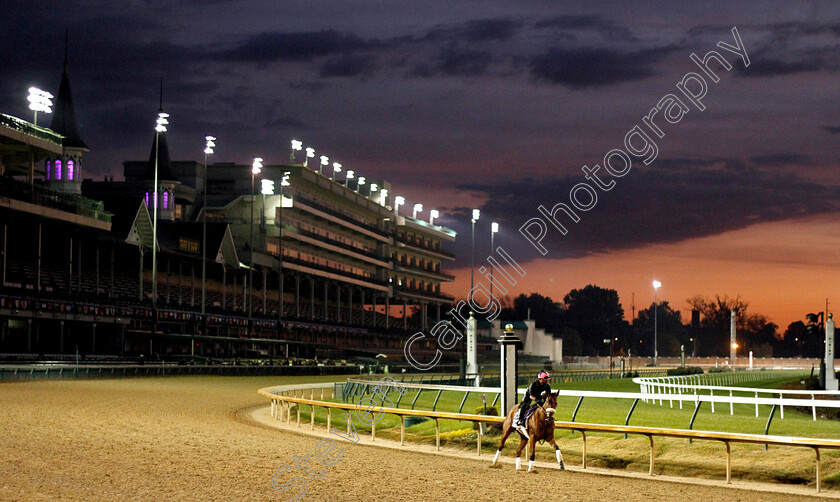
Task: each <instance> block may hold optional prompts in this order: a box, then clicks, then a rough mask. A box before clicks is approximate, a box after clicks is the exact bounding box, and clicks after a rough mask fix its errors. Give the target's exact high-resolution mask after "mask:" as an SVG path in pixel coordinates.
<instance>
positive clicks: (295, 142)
mask: <svg viewBox="0 0 840 502" xmlns="http://www.w3.org/2000/svg"><path fill="white" fill-rule="evenodd" d="M302 148H303V143H301V142H300V141H298V140H296V139H293V140H292V150H295V151H298V152H299V151H300V150H301V149H302Z"/></svg>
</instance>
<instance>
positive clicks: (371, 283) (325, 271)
mask: <svg viewBox="0 0 840 502" xmlns="http://www.w3.org/2000/svg"><path fill="white" fill-rule="evenodd" d="M290 265H291V266H290ZM283 267H284V268H291V269H295V268H297V269H298V270H300V271H301V272H309V273H314V274H315V275H320V276H324V277H330V276H332V278H334V279H338V280H342V279H343V278H345V279H349V280H347V281H346V282H351V283H353V284H358V285H360V286H366V287H371V288H374V289H379V290H384V289H387V287H388V282H387V281H381V280H378V279H375V278H373V277H368V276H365V275H361V274H355V273H353V272H349V271H347V270H341V269H340V268H337V267H331V266H328V265H323V264H320V263H314V262H311V261H307V260H302V259H300V258H295V257H292V256H288V255H284V256H283ZM306 269H309V270H306ZM318 272H321V273H318Z"/></svg>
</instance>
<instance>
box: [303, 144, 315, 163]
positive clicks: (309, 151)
mask: <svg viewBox="0 0 840 502" xmlns="http://www.w3.org/2000/svg"><path fill="white" fill-rule="evenodd" d="M314 158H315V149H314V148H307V149H306V158H305V159H303V167H309V159H314Z"/></svg>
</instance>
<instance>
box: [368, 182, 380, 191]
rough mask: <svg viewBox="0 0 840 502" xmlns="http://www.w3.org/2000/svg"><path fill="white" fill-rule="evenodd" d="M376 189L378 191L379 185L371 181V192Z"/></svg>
mask: <svg viewBox="0 0 840 502" xmlns="http://www.w3.org/2000/svg"><path fill="white" fill-rule="evenodd" d="M377 191H379V185H378V184H376V183H371V184H370V192H371V193H373V192H377Z"/></svg>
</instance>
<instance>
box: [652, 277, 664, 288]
mask: <svg viewBox="0 0 840 502" xmlns="http://www.w3.org/2000/svg"><path fill="white" fill-rule="evenodd" d="M660 287H662V283H661V282H659V281H657V280H656V279H654V280H653V289H659V288H660Z"/></svg>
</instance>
